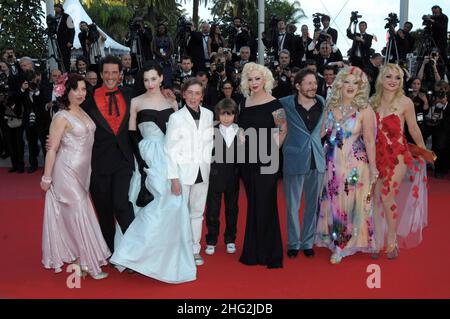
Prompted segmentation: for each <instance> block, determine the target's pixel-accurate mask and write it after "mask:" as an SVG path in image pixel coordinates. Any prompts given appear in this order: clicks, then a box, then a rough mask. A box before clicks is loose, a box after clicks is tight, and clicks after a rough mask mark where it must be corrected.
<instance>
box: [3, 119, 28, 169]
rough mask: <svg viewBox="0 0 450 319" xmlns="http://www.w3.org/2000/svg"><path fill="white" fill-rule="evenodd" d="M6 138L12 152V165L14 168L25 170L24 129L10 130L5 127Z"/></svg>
mask: <svg viewBox="0 0 450 319" xmlns="http://www.w3.org/2000/svg"><path fill="white" fill-rule="evenodd" d="M5 128H6V130H5V137H6V142H7V143H8V148H9V151H10V152H11V165H12V168H15V169H18V170H23V168H24V162H23V149H24V147H25V145H24V144H25V143H24V141H23V127H22V126H20V127H16V128H10V127H9V126H6V127H5Z"/></svg>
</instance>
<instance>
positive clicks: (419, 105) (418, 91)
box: [405, 78, 432, 143]
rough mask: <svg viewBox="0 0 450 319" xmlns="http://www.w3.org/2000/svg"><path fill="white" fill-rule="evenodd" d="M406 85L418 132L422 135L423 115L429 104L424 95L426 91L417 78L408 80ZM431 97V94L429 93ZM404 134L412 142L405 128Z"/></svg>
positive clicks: (423, 133) (423, 127)
mask: <svg viewBox="0 0 450 319" xmlns="http://www.w3.org/2000/svg"><path fill="white" fill-rule="evenodd" d="M407 87H408V94H407V96H408V97H409V98H410V99H411V100H412V102H413V103H414V111H415V114H416V122H417V125H418V126H419V128H420V132H421V133H422V136H424V135H425V133H426V132H425V131H426V130H425V116H426V115H427V113H428V111H429V109H430V106H429V103H428V97H427V95H426V93H427V91H426V90H424V89H423V88H422V81H420V79H419V78H414V79H412V80H410V81H408V84H407ZM429 93H432V91H429ZM430 97H431V94H430ZM405 135H406V139H407V140H408V142H411V143H412V142H413V139H412V137H411V135H410V134H409V132H408V130H407V129H405Z"/></svg>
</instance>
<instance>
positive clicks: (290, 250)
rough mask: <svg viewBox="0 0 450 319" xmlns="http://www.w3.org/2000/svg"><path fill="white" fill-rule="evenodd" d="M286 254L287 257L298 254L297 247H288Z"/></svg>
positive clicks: (293, 256)
mask: <svg viewBox="0 0 450 319" xmlns="http://www.w3.org/2000/svg"><path fill="white" fill-rule="evenodd" d="M287 255H288V257H289V258H295V257H297V255H298V249H288V251H287Z"/></svg>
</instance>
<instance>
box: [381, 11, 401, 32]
mask: <svg viewBox="0 0 450 319" xmlns="http://www.w3.org/2000/svg"><path fill="white" fill-rule="evenodd" d="M384 20H386V21H387V23H386V25H385V26H384V28H385V29H395V28H396V27H397V25H398V23H399V22H400V21H399V20H398V17H397V14H396V13H393V12H391V13H389V15H388V17H387V18H385V19H384Z"/></svg>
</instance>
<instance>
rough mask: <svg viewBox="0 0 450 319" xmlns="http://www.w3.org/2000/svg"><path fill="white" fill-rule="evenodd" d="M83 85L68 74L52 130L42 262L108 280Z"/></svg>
mask: <svg viewBox="0 0 450 319" xmlns="http://www.w3.org/2000/svg"><path fill="white" fill-rule="evenodd" d="M85 97H86V83H85V81H84V78H83V77H82V76H80V75H76V74H71V75H69V78H68V80H67V82H66V84H65V92H64V94H63V95H62V97H61V100H60V102H61V105H60V108H61V110H60V111H59V112H58V113H56V114H55V116H54V117H53V120H52V124H51V126H50V143H49V146H50V149H49V150H48V151H47V156H46V158H45V171H44V176H42V180H41V184H40V186H41V188H42V190H44V191H45V192H46V194H45V210H44V225H43V233H42V263H43V265H44V267H45V268H47V269H55V272H61V271H62V269H61V267H62V266H63V265H64V263H75V264H76V265H78V266H79V267H77V268H75V269H76V270H78V271H77V274H79V275H85V274H86V273H88V274H89V275H91V277H92V278H94V279H103V278H106V277H107V276H108V274H107V273H104V272H102V269H101V266H103V265H106V264H107V261H106V259H107V258H108V257H109V256H110V255H111V253H110V251H109V249H108V246H107V245H106V242H105V240H104V239H103V236H102V233H101V230H100V226H99V224H98V221H97V217H96V215H95V211H94V208H93V206H92V203H91V200H90V198H89V181H90V176H91V153H92V145H93V143H94V133H95V124H94V122H93V121H92V120H91V119H90V118H89V116H88V115H87V114H86V113H85V112H84V111H83V110H82V109H81V107H80V104H81V103H82V102H83V101H84V99H85Z"/></svg>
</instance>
